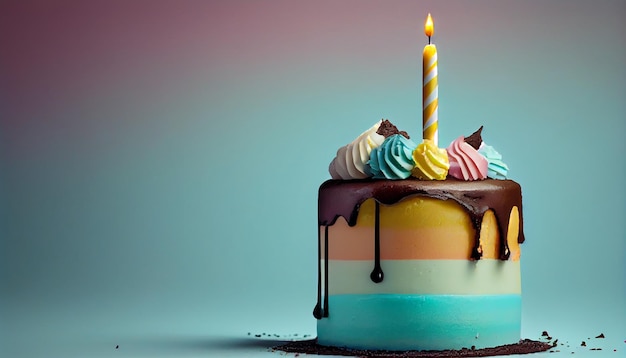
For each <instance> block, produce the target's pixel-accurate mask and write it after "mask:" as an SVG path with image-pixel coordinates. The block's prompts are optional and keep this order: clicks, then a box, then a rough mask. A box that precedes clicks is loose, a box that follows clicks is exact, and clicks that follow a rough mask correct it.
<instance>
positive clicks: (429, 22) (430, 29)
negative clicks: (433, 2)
mask: <svg viewBox="0 0 626 358" xmlns="http://www.w3.org/2000/svg"><path fill="white" fill-rule="evenodd" d="M424 33H425V34H426V36H428V37H431V36H432V35H433V34H434V33H435V25H434V24H433V17H432V16H430V13H428V17H427V18H426V23H425V24H424Z"/></svg>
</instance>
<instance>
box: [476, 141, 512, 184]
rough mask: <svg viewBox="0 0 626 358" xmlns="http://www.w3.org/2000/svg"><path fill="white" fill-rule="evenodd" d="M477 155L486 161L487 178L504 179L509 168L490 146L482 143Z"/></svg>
mask: <svg viewBox="0 0 626 358" xmlns="http://www.w3.org/2000/svg"><path fill="white" fill-rule="evenodd" d="M478 153H480V154H482V156H484V157H485V158H486V159H487V177H489V178H492V179H506V175H507V173H508V172H509V167H508V166H507V165H506V164H504V162H503V161H502V155H501V154H500V153H498V152H497V151H496V150H495V149H494V148H493V147H492V146H490V145H487V144H485V143H483V145H481V146H480V149H478Z"/></svg>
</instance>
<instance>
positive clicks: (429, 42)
mask: <svg viewBox="0 0 626 358" xmlns="http://www.w3.org/2000/svg"><path fill="white" fill-rule="evenodd" d="M428 44H429V45H430V36H428Z"/></svg>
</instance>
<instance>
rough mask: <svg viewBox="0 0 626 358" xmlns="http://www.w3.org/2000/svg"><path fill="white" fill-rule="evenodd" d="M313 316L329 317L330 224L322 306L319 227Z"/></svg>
mask: <svg viewBox="0 0 626 358" xmlns="http://www.w3.org/2000/svg"><path fill="white" fill-rule="evenodd" d="M313 317H315V318H316V319H322V317H328V225H326V226H324V305H323V306H322V240H321V237H320V229H319V227H318V228H317V304H316V305H315V308H313Z"/></svg>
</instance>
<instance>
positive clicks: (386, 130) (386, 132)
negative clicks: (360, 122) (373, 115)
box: [376, 119, 411, 139]
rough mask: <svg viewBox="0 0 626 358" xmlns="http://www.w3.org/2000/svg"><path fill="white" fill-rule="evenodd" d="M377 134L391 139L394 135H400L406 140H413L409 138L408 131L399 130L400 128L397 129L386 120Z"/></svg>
mask: <svg viewBox="0 0 626 358" xmlns="http://www.w3.org/2000/svg"><path fill="white" fill-rule="evenodd" d="M376 133H378V134H380V135H382V136H383V137H385V138H387V137H391V136H392V135H394V134H400V135H402V136H403V137H405V138H406V139H411V138H410V137H409V134H408V133H407V132H406V131H400V130H398V127H396V126H395V125H394V124H392V123H391V122H390V121H389V120H388V119H384V120H383V121H382V122H381V123H380V126H379V127H378V130H377V131H376Z"/></svg>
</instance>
